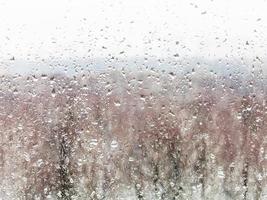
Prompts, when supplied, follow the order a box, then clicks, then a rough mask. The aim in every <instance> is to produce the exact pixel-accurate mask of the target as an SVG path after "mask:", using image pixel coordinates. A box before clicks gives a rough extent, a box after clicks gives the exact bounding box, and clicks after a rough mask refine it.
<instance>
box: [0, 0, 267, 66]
mask: <svg viewBox="0 0 267 200" xmlns="http://www.w3.org/2000/svg"><path fill="white" fill-rule="evenodd" d="M266 10H267V1H266V0H213V1H210V0H200V1H194V0H191V1H188V0H121V1H119V0H106V1H99V0H0V22H1V23H0V60H1V63H0V69H1V70H2V71H3V70H6V69H5V68H7V66H6V65H12V62H11V64H10V62H9V61H8V60H12V58H13V56H14V58H15V59H16V60H26V62H38V63H40V62H42V61H44V60H45V59H50V60H53V59H69V58H70V59H78V58H89V59H92V58H98V57H107V56H108V55H109V54H111V55H114V56H118V57H120V56H121V57H136V56H137V57H143V56H150V57H155V58H156V57H170V56H172V55H175V54H179V56H180V57H183V56H184V57H194V56H198V57H204V58H229V57H237V58H240V57H247V58H253V57H255V56H258V57H261V58H265V57H266V47H267V12H266Z"/></svg>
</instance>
